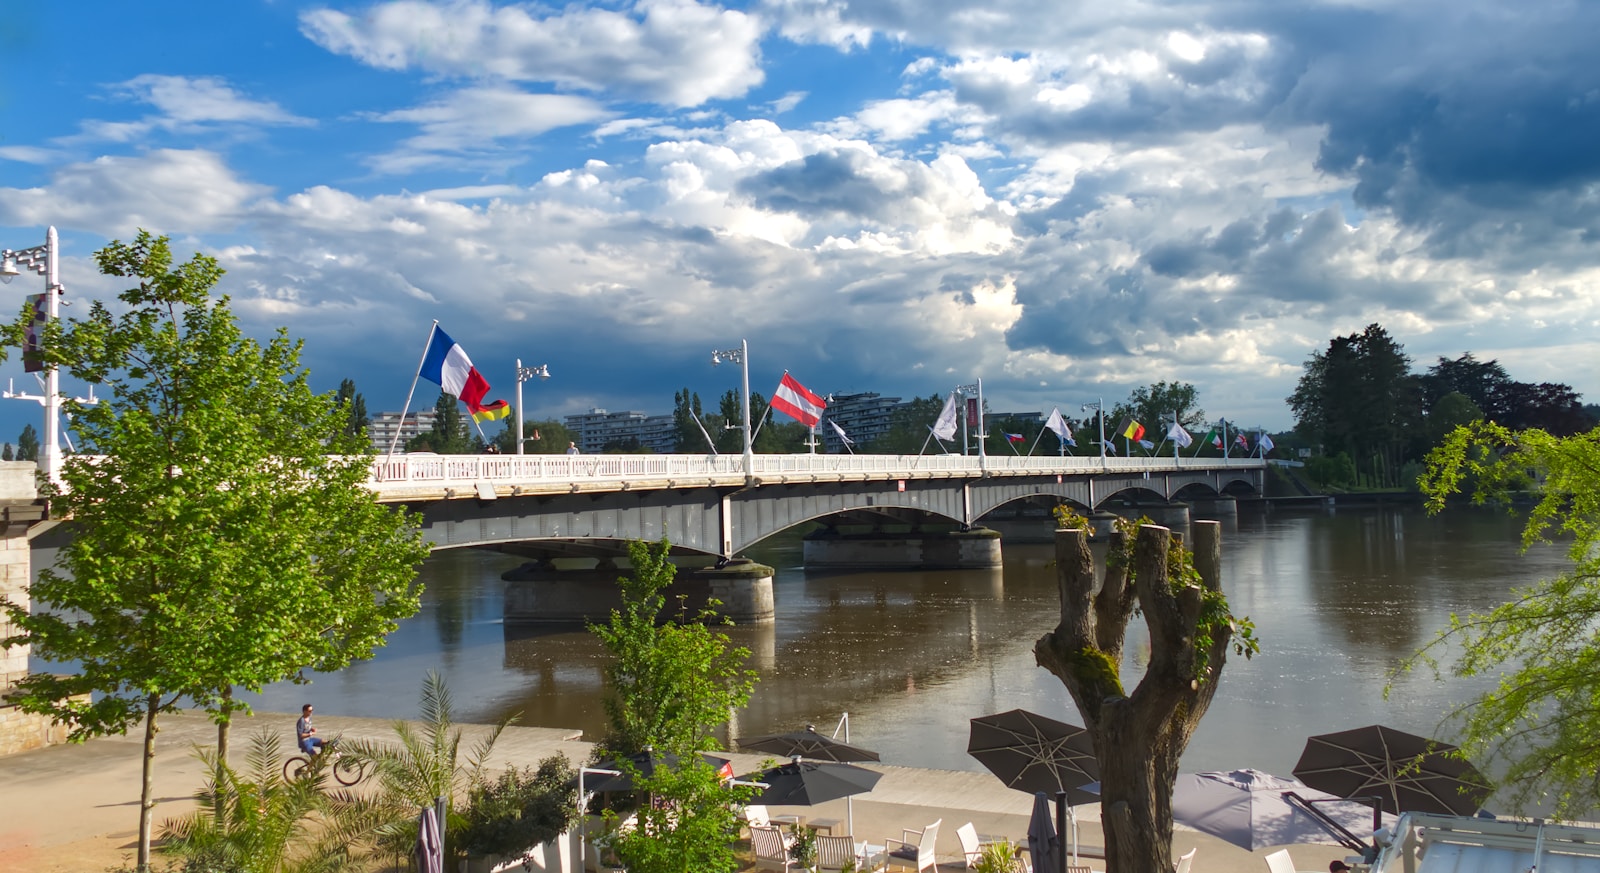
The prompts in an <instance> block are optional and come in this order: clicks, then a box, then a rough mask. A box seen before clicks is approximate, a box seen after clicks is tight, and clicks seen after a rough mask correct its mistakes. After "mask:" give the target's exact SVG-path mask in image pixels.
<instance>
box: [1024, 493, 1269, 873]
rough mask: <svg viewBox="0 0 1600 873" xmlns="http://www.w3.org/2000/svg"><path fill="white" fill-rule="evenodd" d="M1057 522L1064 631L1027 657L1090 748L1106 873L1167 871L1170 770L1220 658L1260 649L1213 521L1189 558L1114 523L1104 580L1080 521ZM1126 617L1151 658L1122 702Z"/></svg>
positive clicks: (1204, 704)
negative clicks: (1061, 698)
mask: <svg viewBox="0 0 1600 873" xmlns="http://www.w3.org/2000/svg"><path fill="white" fill-rule="evenodd" d="M1059 514H1061V515H1062V516H1063V518H1062V524H1063V527H1066V526H1067V525H1071V527H1070V528H1069V529H1063V530H1058V531H1056V556H1057V557H1056V565H1057V575H1058V576H1059V578H1060V591H1061V605H1060V616H1061V620H1060V622H1059V623H1058V624H1057V625H1056V628H1055V630H1053V631H1051V632H1050V633H1048V634H1046V635H1044V636H1043V637H1041V638H1039V640H1038V642H1036V643H1035V644H1034V647H1033V653H1034V658H1035V659H1036V660H1037V661H1038V663H1039V666H1041V667H1044V668H1045V669H1047V670H1049V671H1050V672H1051V673H1053V674H1055V675H1056V677H1057V678H1059V679H1060V680H1061V682H1062V684H1063V685H1065V686H1066V688H1067V691H1068V692H1069V693H1070V694H1071V695H1072V700H1073V702H1074V703H1075V704H1077V707H1078V712H1079V713H1080V714H1081V715H1082V716H1083V720H1084V725H1085V727H1086V728H1087V729H1088V731H1089V733H1090V734H1091V736H1092V737H1093V739H1094V750H1095V757H1096V759H1097V760H1098V761H1099V762H1100V786H1101V789H1100V797H1101V802H1100V809H1101V819H1102V823H1103V825H1104V827H1105V836H1106V843H1105V845H1106V869H1107V871H1108V873H1147V871H1151V870H1171V869H1172V792H1173V786H1174V784H1175V781H1176V779H1177V775H1178V761H1179V759H1181V758H1182V756H1183V751H1184V749H1185V748H1186V747H1187V746H1188V744H1189V739H1190V737H1192V736H1193V735H1194V731H1195V729H1196V728H1197V727H1199V725H1200V720H1201V718H1203V717H1204V716H1205V714H1206V710H1207V708H1209V707H1210V705H1211V700H1212V697H1213V696H1214V695H1215V694H1216V690H1217V681H1218V679H1219V678H1220V677H1221V675H1222V668H1223V666H1224V664H1225V661H1226V659H1227V655H1228V652H1229V651H1230V650H1232V651H1234V652H1235V653H1237V654H1242V655H1245V656H1246V657H1249V656H1250V655H1251V654H1253V653H1255V652H1256V651H1257V650H1258V648H1259V646H1258V644H1257V643H1256V640H1255V637H1254V632H1253V628H1252V626H1251V624H1250V622H1249V620H1248V619H1244V618H1236V617H1234V616H1233V615H1232V614H1231V613H1230V612H1229V611H1228V601H1227V598H1226V597H1224V596H1223V594H1222V584H1221V566H1222V539H1221V535H1220V533H1219V531H1220V530H1221V526H1220V525H1218V524H1217V523H1216V522H1196V523H1195V540H1196V543H1197V545H1196V549H1195V551H1194V552H1193V553H1191V552H1189V551H1188V550H1187V549H1185V548H1184V547H1183V544H1182V543H1181V542H1179V541H1178V540H1177V539H1175V538H1174V537H1173V536H1172V535H1171V533H1170V532H1169V531H1168V530H1167V529H1166V528H1164V527H1158V526H1156V525H1152V524H1140V525H1137V526H1135V525H1134V523H1132V522H1125V523H1123V524H1120V525H1119V526H1118V530H1117V531H1116V533H1115V534H1114V535H1113V537H1112V539H1111V543H1110V546H1109V549H1108V551H1107V555H1106V565H1105V569H1104V573H1103V574H1102V573H1096V570H1095V559H1094V556H1093V554H1092V553H1091V552H1090V551H1089V537H1088V531H1087V529H1086V525H1084V524H1083V521H1082V519H1081V517H1075V516H1074V515H1073V514H1071V513H1059ZM1097 578H1103V580H1104V582H1103V583H1101V584H1098V585H1097V584H1096V580H1097ZM1135 615H1139V616H1142V617H1143V619H1144V623H1145V626H1146V627H1147V628H1148V629H1149V639H1150V659H1149V665H1148V666H1147V667H1146V669H1145V671H1144V675H1143V677H1141V678H1140V680H1139V685H1138V686H1137V687H1136V688H1134V689H1132V690H1131V691H1130V690H1128V689H1125V688H1124V687H1123V684H1122V679H1121V675H1120V671H1119V667H1120V665H1121V664H1122V663H1123V660H1122V652H1123V643H1124V640H1125V638H1126V635H1127V628H1128V622H1129V620H1130V619H1131V618H1132V617H1133V616H1135Z"/></svg>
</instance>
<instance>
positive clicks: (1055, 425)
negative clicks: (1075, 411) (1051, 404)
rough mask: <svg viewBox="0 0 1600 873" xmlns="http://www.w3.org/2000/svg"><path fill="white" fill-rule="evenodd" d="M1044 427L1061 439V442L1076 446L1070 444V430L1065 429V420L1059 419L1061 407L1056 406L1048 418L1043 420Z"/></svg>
mask: <svg viewBox="0 0 1600 873" xmlns="http://www.w3.org/2000/svg"><path fill="white" fill-rule="evenodd" d="M1044 426H1045V428H1046V429H1047V430H1049V431H1051V432H1053V433H1054V434H1055V435H1056V436H1058V437H1061V441H1062V442H1064V443H1072V444H1073V445H1077V443H1073V442H1072V429H1071V428H1069V427H1067V420H1066V419H1064V418H1062V417H1061V407H1059V406H1057V407H1056V408H1055V409H1052V410H1050V417H1049V418H1047V419H1045V420H1044Z"/></svg>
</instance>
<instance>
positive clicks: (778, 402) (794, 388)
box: [772, 373, 828, 427]
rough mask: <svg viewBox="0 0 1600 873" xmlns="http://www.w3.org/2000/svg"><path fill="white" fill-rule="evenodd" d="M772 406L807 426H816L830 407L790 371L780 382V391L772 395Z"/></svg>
mask: <svg viewBox="0 0 1600 873" xmlns="http://www.w3.org/2000/svg"><path fill="white" fill-rule="evenodd" d="M772 408H773V409H776V410H778V411H779V412H782V413H784V414H786V415H788V416H789V417H790V418H793V419H794V420H795V421H798V422H800V423H801V424H803V425H805V426H806V427H816V426H817V422H819V421H821V420H822V411H823V410H824V409H827V408H828V404H827V403H825V402H823V400H822V398H821V397H818V396H817V395H815V394H812V393H811V392H810V391H808V390H806V386H804V385H801V384H800V383H799V382H796V381H795V380H794V377H793V376H791V375H789V374H788V373H784V374H783V380H782V381H781V382H779V383H778V393H776V394H774V395H773V396H772Z"/></svg>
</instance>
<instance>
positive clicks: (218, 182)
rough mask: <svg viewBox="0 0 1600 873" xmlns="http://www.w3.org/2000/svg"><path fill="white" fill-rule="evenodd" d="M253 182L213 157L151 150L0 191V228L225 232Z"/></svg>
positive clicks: (254, 193)
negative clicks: (39, 183) (33, 184)
mask: <svg viewBox="0 0 1600 873" xmlns="http://www.w3.org/2000/svg"><path fill="white" fill-rule="evenodd" d="M266 194H267V189H266V188H265V187H263V186H261V185H257V184H253V183H251V182H247V181H244V180H242V179H240V178H239V177H238V176H236V175H235V174H234V173H233V171H232V170H231V169H229V168H228V167H227V165H226V164H225V163H224V162H223V160H222V158H221V157H219V156H218V155H217V154H216V153H214V152H209V151H204V150H187V151H186V150H179V149H158V150H155V151H152V152H150V153H148V154H145V155H139V156H137V157H109V156H108V157H102V158H97V159H95V160H93V161H87V162H83V163H76V164H68V165H65V166H62V167H58V168H57V169H56V170H55V171H54V172H53V173H52V175H51V179H50V182H49V184H47V185H45V186H43V187H39V188H26V189H18V188H0V224H11V225H44V224H60V225H63V226H70V227H76V228H81V229H86V230H91V231H94V232H95V233H99V234H102V235H104V236H107V237H125V236H128V235H130V234H131V233H132V232H133V231H134V230H136V229H138V228H144V229H146V230H149V231H151V232H154V233H168V234H171V233H211V232H222V231H228V230H231V229H233V228H234V227H236V226H237V225H238V223H239V222H240V221H241V220H243V219H244V218H245V216H246V214H247V212H248V211H249V209H250V206H251V204H252V202H253V201H255V200H256V199H257V198H260V197H262V196H264V195H266Z"/></svg>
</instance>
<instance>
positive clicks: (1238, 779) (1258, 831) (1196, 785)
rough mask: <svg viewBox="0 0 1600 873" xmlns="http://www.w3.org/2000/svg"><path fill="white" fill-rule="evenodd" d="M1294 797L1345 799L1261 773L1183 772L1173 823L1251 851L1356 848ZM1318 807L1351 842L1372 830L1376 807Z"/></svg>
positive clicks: (1175, 795)
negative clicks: (1301, 846)
mask: <svg viewBox="0 0 1600 873" xmlns="http://www.w3.org/2000/svg"><path fill="white" fill-rule="evenodd" d="M1289 793H1293V794H1294V795H1296V796H1298V797H1299V798H1301V799H1303V800H1317V801H1340V798H1338V797H1336V796H1334V795H1331V794H1324V793H1323V792H1321V791H1317V790H1315V789H1312V788H1308V787H1306V785H1305V784H1303V783H1302V782H1300V780H1298V779H1286V778H1284V777H1282V776H1274V775H1272V774H1271V773H1263V772H1261V771H1260V770H1231V771H1227V772H1221V771H1213V772H1209V773H1180V774H1178V780H1177V784H1176V785H1175V786H1174V789H1173V792H1172V820H1173V821H1175V822H1177V823H1179V824H1183V825H1187V826H1189V827H1192V828H1194V829H1195V830H1197V831H1200V832H1201V833H1207V834H1210V835H1212V836H1214V837H1217V838H1219V839H1222V840H1226V841H1227V842H1230V843H1232V844H1234V845H1235V846H1238V847H1240V848H1242V849H1245V850H1247V851H1251V852H1254V851H1256V850H1257V849H1262V848H1266V847H1268V846H1287V845H1291V844H1294V843H1325V844H1329V845H1350V843H1349V842H1347V841H1346V839H1341V838H1340V836H1341V835H1340V834H1337V833H1335V831H1334V830H1333V829H1330V828H1329V827H1327V826H1325V825H1323V824H1322V823H1321V822H1319V821H1318V820H1317V818H1316V817H1315V816H1313V815H1312V814H1310V813H1308V812H1306V811H1305V809H1303V808H1302V807H1300V806H1299V805H1297V804H1295V803H1293V802H1291V801H1290V800H1289V799H1287V798H1286V797H1285V796H1284V795H1286V794H1289ZM1313 808H1314V809H1316V810H1317V812H1319V813H1322V814H1323V815H1326V816H1328V817H1329V818H1330V819H1332V820H1333V821H1334V822H1336V823H1337V824H1338V825H1339V826H1340V827H1342V828H1344V829H1345V830H1346V831H1348V832H1349V837H1348V838H1347V839H1349V840H1356V841H1359V839H1360V838H1359V837H1356V836H1355V835H1356V834H1363V833H1366V834H1370V833H1371V832H1372V808H1371V807H1370V806H1365V805H1363V804H1361V803H1358V802H1356V801H1342V802H1335V803H1317V804H1315V806H1314V807H1313ZM1350 847H1351V848H1355V846H1350ZM1362 848H1365V847H1364V846H1363V847H1362Z"/></svg>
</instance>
